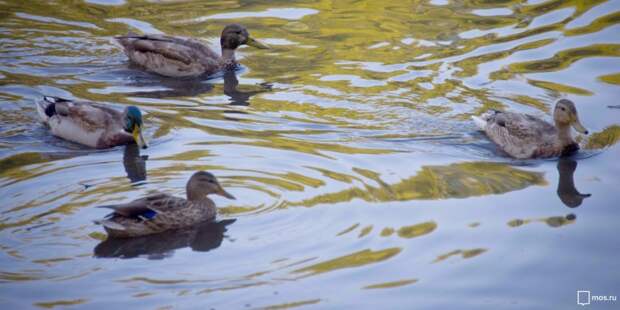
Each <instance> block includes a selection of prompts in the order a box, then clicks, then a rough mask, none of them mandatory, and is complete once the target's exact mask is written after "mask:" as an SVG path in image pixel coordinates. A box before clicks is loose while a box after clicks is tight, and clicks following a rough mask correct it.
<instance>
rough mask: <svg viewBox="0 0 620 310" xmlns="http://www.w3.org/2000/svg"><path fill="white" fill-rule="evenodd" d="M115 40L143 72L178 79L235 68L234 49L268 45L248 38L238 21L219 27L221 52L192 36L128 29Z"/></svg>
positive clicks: (266, 47) (264, 47) (246, 31)
mask: <svg viewBox="0 0 620 310" xmlns="http://www.w3.org/2000/svg"><path fill="white" fill-rule="evenodd" d="M115 39H116V41H117V42H118V43H119V44H120V45H121V46H122V48H123V51H124V52H125V55H127V57H128V58H129V60H130V61H131V62H132V63H135V64H137V65H138V66H139V67H141V68H142V69H144V70H146V71H149V72H153V73H157V74H159V75H163V76H167V77H177V78H179V77H181V78H186V77H198V76H210V75H213V74H214V73H217V72H219V71H229V70H235V69H237V67H238V63H237V60H236V59H235V50H236V49H237V48H238V47H239V46H241V45H249V46H252V47H256V48H259V49H268V48H269V46H268V45H267V44H264V43H261V42H259V41H258V40H255V39H254V38H252V37H250V34H249V32H248V30H247V29H246V28H245V27H244V26H242V25H239V24H230V25H227V26H226V27H224V30H222V34H221V36H220V45H221V47H222V53H221V55H218V54H217V53H216V52H215V51H214V50H212V49H211V48H209V47H208V46H206V45H205V44H204V43H202V42H201V41H199V40H197V39H194V38H185V37H175V36H168V35H163V34H143V35H139V34H135V33H131V32H130V33H129V34H127V35H124V36H117V37H115Z"/></svg>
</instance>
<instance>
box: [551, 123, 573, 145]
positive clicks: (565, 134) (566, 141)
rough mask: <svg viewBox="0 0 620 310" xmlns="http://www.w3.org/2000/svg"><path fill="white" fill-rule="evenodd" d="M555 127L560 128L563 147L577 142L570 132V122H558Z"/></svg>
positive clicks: (559, 136)
mask: <svg viewBox="0 0 620 310" xmlns="http://www.w3.org/2000/svg"><path fill="white" fill-rule="evenodd" d="M555 127H556V128H557V129H558V140H559V141H560V143H561V144H562V147H564V146H567V145H570V144H574V143H575V141H574V140H573V136H572V135H571V133H570V124H564V123H557V122H556V123H555Z"/></svg>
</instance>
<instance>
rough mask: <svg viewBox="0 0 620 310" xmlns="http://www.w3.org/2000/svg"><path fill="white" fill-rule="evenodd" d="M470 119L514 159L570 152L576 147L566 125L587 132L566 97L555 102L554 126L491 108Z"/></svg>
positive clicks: (529, 117) (567, 153)
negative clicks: (491, 109)
mask: <svg viewBox="0 0 620 310" xmlns="http://www.w3.org/2000/svg"><path fill="white" fill-rule="evenodd" d="M472 119H473V120H474V122H475V123H476V125H478V127H480V129H481V130H482V131H484V132H485V133H486V134H487V136H488V137H489V138H490V139H491V141H493V142H494V143H495V144H497V145H498V146H499V148H500V149H502V150H503V151H504V152H506V153H508V155H510V156H512V157H514V158H517V159H528V158H544V157H554V156H562V155H570V154H572V153H574V152H576V151H577V150H579V145H578V144H577V143H576V142H575V140H573V137H572V135H571V131H570V127H571V126H572V127H573V128H575V130H577V131H578V132H580V133H583V134H586V135H587V134H588V130H586V129H585V128H584V127H583V125H581V122H579V117H578V115H577V109H575V104H574V103H573V102H572V101H570V100H568V99H561V100H559V101H558V102H557V103H556V105H555V109H554V110H553V120H554V123H555V126H554V125H552V124H550V123H548V122H546V121H543V120H541V119H539V118H537V117H534V116H531V115H529V114H520V113H514V112H501V111H494V110H493V111H489V112H488V113H485V114H483V115H481V116H472Z"/></svg>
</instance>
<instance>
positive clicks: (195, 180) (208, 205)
mask: <svg viewBox="0 0 620 310" xmlns="http://www.w3.org/2000/svg"><path fill="white" fill-rule="evenodd" d="M185 190H186V194H187V199H184V198H179V197H175V196H172V195H168V194H163V193H158V194H153V195H149V196H146V197H144V198H140V199H137V200H134V201H132V202H128V203H125V204H120V205H110V206H100V208H109V209H112V210H114V212H112V213H111V214H109V215H108V216H106V218H104V219H103V220H98V221H95V223H97V224H101V225H103V227H104V228H105V230H106V231H107V232H108V235H109V236H110V237H116V238H127V237H137V236H145V235H150V234H155V233H160V232H163V231H166V230H171V229H179V228H183V227H190V226H193V225H196V224H199V223H202V222H205V221H209V220H212V219H214V218H215V213H216V209H215V203H214V202H213V201H212V200H211V199H209V198H208V197H207V195H209V194H217V195H221V196H224V197H226V198H229V199H235V197H234V196H233V195H231V194H229V193H228V192H226V191H225V190H224V189H223V188H222V186H221V185H220V184H219V183H218V181H217V179H216V178H215V176H213V174H211V173H209V172H205V171H198V172H196V173H194V174H193V175H192V177H191V178H190V179H189V181H187V185H186V188H185Z"/></svg>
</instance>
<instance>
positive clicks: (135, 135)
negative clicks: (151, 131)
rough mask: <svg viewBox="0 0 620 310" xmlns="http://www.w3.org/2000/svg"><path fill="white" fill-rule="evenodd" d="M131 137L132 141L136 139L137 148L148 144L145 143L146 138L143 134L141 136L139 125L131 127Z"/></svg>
mask: <svg viewBox="0 0 620 310" xmlns="http://www.w3.org/2000/svg"><path fill="white" fill-rule="evenodd" d="M132 135H133V139H134V141H136V144H137V145H138V147H139V148H143V149H145V148H147V147H149V146H148V144H147V143H146V140H144V136H142V126H140V125H136V126H135V127H134V128H133V133H132Z"/></svg>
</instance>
